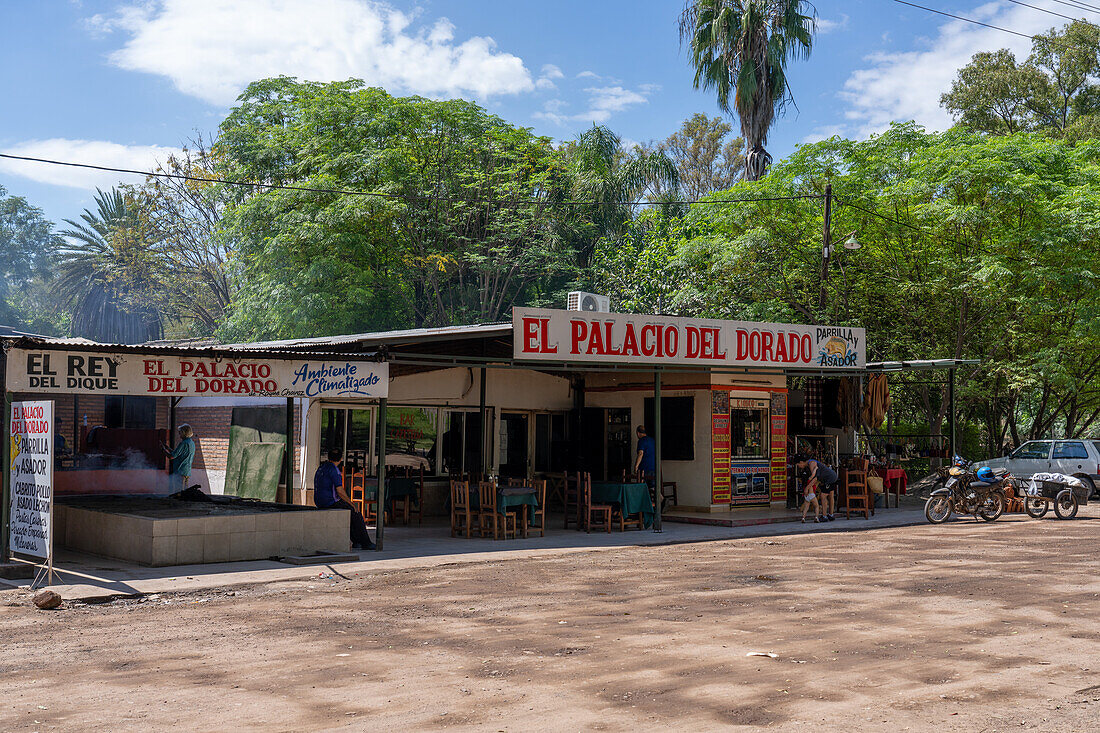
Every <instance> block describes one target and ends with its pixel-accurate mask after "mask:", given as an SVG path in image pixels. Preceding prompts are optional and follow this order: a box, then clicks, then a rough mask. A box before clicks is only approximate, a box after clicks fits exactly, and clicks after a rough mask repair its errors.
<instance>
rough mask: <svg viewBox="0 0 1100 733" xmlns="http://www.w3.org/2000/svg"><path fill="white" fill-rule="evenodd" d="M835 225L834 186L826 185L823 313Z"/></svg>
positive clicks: (820, 303)
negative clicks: (833, 225)
mask: <svg viewBox="0 0 1100 733" xmlns="http://www.w3.org/2000/svg"><path fill="white" fill-rule="evenodd" d="M832 224H833V184H831V183H826V184H825V224H824V225H823V226H822V231H821V293H820V295H819V296H818V299H817V307H818V309H819V310H820V311H822V313H824V311H825V285H826V283H828V282H829V247H830V245H831V242H830V239H831V237H832V232H831V228H832Z"/></svg>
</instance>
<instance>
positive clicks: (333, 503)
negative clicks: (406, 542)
mask: <svg viewBox="0 0 1100 733" xmlns="http://www.w3.org/2000/svg"><path fill="white" fill-rule="evenodd" d="M343 457H344V452H343V451H341V450H340V449H339V448H333V449H332V450H330V451H329V452H328V460H327V461H324V462H323V463H321V465H320V466H318V467H317V473H315V474H313V503H314V504H315V505H316V506H317V508H318V509H348V510H350V511H351V548H352V549H353V550H373V549H374V543H373V542H371V539H370V535H369V534H368V533H367V523H366V522H365V521H363V515H362V514H360V513H359V511H358V510H357V509H356V508H355V507H353V506H352V505H351V499H350V498H348V494H347V492H346V491H344V474H343V473H342V472H341V471H340V467H339V466H338V465H336V464H337V463H339V461H340V459H341V458H343Z"/></svg>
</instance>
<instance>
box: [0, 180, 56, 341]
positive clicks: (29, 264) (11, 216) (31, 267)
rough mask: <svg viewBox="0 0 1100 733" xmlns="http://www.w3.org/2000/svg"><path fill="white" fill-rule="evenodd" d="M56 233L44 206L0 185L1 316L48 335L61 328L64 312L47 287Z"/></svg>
mask: <svg viewBox="0 0 1100 733" xmlns="http://www.w3.org/2000/svg"><path fill="white" fill-rule="evenodd" d="M57 244H58V240H57V235H56V234H54V231H53V226H52V225H51V224H50V222H49V221H47V220H46V218H45V217H44V216H43V214H42V210H41V209H39V208H37V207H35V206H32V205H30V204H29V203H28V202H27V200H26V199H25V198H23V197H21V196H9V195H8V192H7V191H6V190H5V189H4V187H3V186H0V258H2V261H3V265H2V266H0V319H2V321H3V323H4V325H9V326H15V327H17V328H23V329H27V330H30V331H34V332H38V333H45V334H47V335H50V334H54V333H57V332H58V326H59V321H60V318H61V314H60V313H59V312H58V310H57V309H56V308H55V307H53V305H52V304H51V303H50V300H49V298H48V297H46V288H47V285H48V282H49V280H50V278H51V270H52V264H53V258H54V255H55V254H56V252H57Z"/></svg>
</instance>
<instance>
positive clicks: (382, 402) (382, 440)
mask: <svg viewBox="0 0 1100 733" xmlns="http://www.w3.org/2000/svg"><path fill="white" fill-rule="evenodd" d="M375 514H376V516H377V517H378V519H377V520H376V521H375V526H374V549H376V550H378V551H379V552H381V551H382V532H383V528H384V527H385V526H386V398H385V397H383V398H381V399H379V400H378V511H377V512H375Z"/></svg>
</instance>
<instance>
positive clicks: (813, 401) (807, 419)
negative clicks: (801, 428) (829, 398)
mask: <svg viewBox="0 0 1100 733" xmlns="http://www.w3.org/2000/svg"><path fill="white" fill-rule="evenodd" d="M824 389H825V380H824V379H822V378H821V377H808V378H807V379H806V385H805V388H804V392H805V404H804V407H803V416H802V422H803V424H804V425H805V426H806V429H807V430H820V429H821V394H822V392H823V391H824Z"/></svg>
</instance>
